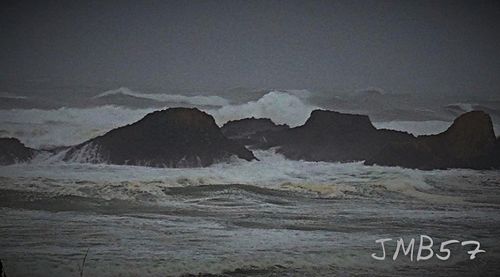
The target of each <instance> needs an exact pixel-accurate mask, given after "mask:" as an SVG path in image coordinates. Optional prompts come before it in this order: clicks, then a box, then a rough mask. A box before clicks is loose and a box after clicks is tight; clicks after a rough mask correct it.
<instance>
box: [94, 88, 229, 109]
mask: <svg viewBox="0 0 500 277" xmlns="http://www.w3.org/2000/svg"><path fill="white" fill-rule="evenodd" d="M111 95H125V96H133V97H137V98H143V99H149V100H155V101H159V102H170V103H187V104H191V105H195V106H225V105H229V101H228V100H227V99H225V98H223V97H220V96H203V95H196V96H185V95H180V94H163V93H140V92H136V91H133V90H131V89H129V88H126V87H121V88H118V89H114V90H108V91H105V92H103V93H101V94H99V95H96V96H94V98H103V97H106V96H111Z"/></svg>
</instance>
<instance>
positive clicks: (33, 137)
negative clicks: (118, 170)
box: [0, 106, 153, 148]
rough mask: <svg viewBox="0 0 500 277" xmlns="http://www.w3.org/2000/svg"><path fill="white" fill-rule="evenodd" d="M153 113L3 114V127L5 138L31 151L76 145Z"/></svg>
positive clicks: (113, 110) (73, 110)
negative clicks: (17, 142) (8, 137)
mask: <svg viewBox="0 0 500 277" xmlns="http://www.w3.org/2000/svg"><path fill="white" fill-rule="evenodd" d="M152 111H153V109H140V110H135V109H128V108H123V107H117V106H101V107H94V108H84V109H82V108H59V109H55V110H41V109H13V110H0V118H1V122H0V126H1V129H2V136H12V137H16V138H18V139H20V140H21V141H22V142H23V143H25V144H26V145H28V146H31V147H36V148H38V147H41V146H60V145H73V144H78V143H81V142H83V141H85V140H87V139H90V138H92V137H95V136H98V135H102V134H104V133H105V132H107V131H109V130H111V129H113V128H116V127H120V126H123V125H126V124H130V123H132V122H134V121H137V120H139V119H141V118H142V117H143V116H145V115H146V114H147V113H149V112H152Z"/></svg>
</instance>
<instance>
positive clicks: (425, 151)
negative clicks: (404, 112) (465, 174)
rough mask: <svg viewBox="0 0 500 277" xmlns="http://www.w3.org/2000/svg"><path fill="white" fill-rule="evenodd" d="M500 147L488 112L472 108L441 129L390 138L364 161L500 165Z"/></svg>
mask: <svg viewBox="0 0 500 277" xmlns="http://www.w3.org/2000/svg"><path fill="white" fill-rule="evenodd" d="M499 149H500V144H499V141H498V139H496V138H495V133H494V131H493V124H492V122H491V118H490V116H489V115H488V114H487V113H485V112H482V111H472V112H468V113H465V114H462V115H461V116H459V117H458V118H456V119H455V121H454V122H453V124H452V125H451V126H450V127H449V128H448V129H447V130H446V131H444V132H443V133H440V134H436V135H427V136H419V137H417V138H415V139H414V140H408V141H404V142H391V143H390V144H388V145H387V146H386V147H385V148H384V149H382V150H381V151H380V152H379V153H377V154H375V155H374V156H373V157H371V158H370V159H368V160H367V161H366V162H365V164H368V165H373V164H377V165H386V166H402V167H408V168H418V169H447V168H472V169H490V168H498V167H499V166H500V155H497V154H498V152H499Z"/></svg>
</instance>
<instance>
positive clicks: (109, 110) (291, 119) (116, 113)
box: [0, 91, 316, 148]
mask: <svg viewBox="0 0 500 277" xmlns="http://www.w3.org/2000/svg"><path fill="white" fill-rule="evenodd" d="M296 95H301V96H300V97H299V96H296ZM304 97H307V92H305V91H293V92H292V93H291V94H290V93H287V92H278V91H272V92H269V93H267V94H266V95H264V96H263V97H261V98H260V99H259V100H257V101H252V102H248V103H245V104H242V105H226V106H224V107H221V108H213V109H205V111H206V112H208V113H209V114H211V115H213V116H214V117H215V119H216V121H217V123H218V124H219V125H222V124H223V123H225V122H226V121H228V120H234V119H241V118H245V117H250V116H256V117H269V118H271V119H273V120H274V121H275V122H276V123H286V124H289V125H292V126H296V125H300V124H302V123H304V122H305V120H306V119H307V117H308V116H309V114H310V112H311V111H312V110H313V109H315V108H316V107H314V106H312V105H308V104H306V103H305V102H304V101H303V98H304ZM201 99H205V98H201ZM191 100H192V99H191ZM199 102H200V103H201V102H203V105H205V104H207V103H208V102H204V101H201V100H200V101H199ZM222 102H223V101H221V102H220V103H219V104H222ZM192 103H195V102H192ZM214 103H215V102H214ZM165 108H167V107H165ZM154 110H155V109H153V108H148V109H131V108H126V107H119V106H113V105H106V106H100V107H92V108H59V109H55V110H42V109H12V110H0V118H1V119H0V120H1V122H0V126H1V127H0V132H1V134H0V135H2V136H12V137H16V138H19V139H20V140H21V141H22V142H23V143H25V144H26V145H28V146H31V147H35V148H38V147H43V146H60V145H74V144H78V143H81V142H83V141H85V140H88V139H90V138H93V137H95V136H98V135H102V134H104V133H105V132H107V131H109V130H111V129H113V128H116V127H120V126H123V125H126V124H130V123H132V122H135V121H137V120H139V119H141V118H142V117H144V116H145V115H146V114H148V113H150V112H152V111H154Z"/></svg>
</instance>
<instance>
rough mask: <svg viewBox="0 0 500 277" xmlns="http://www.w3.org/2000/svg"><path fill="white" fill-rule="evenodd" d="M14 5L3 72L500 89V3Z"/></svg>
mask: <svg viewBox="0 0 500 277" xmlns="http://www.w3.org/2000/svg"><path fill="white" fill-rule="evenodd" d="M3 2H4V3H3V4H1V5H2V7H1V12H0V22H1V25H0V28H1V34H2V35H1V51H0V61H1V65H0V70H1V78H2V79H16V80H32V79H42V80H70V81H75V82H79V83H89V85H91V84H92V83H93V82H94V83H98V82H100V83H103V82H104V83H106V82H112V83H123V84H124V85H126V84H135V85H137V86H141V85H152V86H159V87H166V88H167V87H177V88H210V89H217V88H227V87H232V86H249V87H276V88H317V87H325V88H330V87H331V88H346V89H356V88H358V89H359V88H363V87H380V88H383V89H385V90H387V91H392V92H410V93H460V94H464V93H465V94H469V93H470V94H473V93H481V94H490V95H495V94H498V92H499V91H500V78H499V73H500V31H499V28H500V24H499V23H500V1H469V2H464V1H125V0H123V1H7V2H6V1H3ZM76 2H78V3H76Z"/></svg>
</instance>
